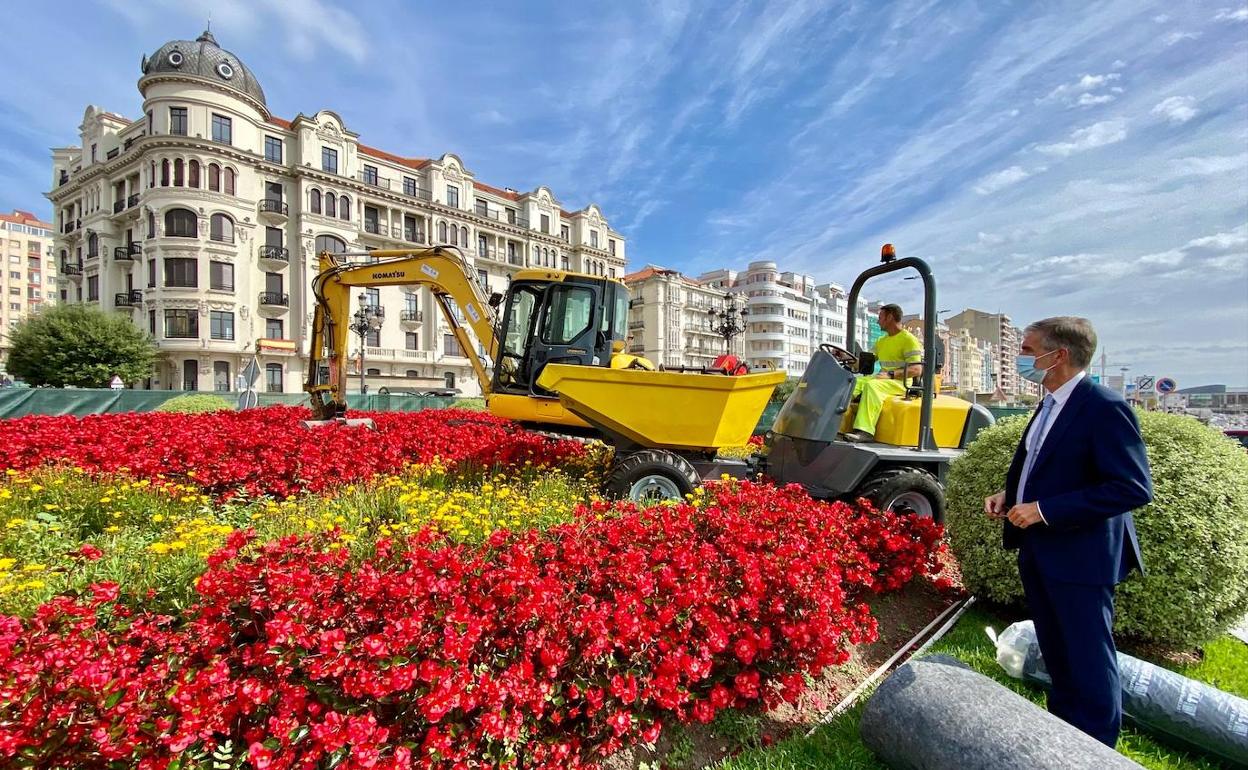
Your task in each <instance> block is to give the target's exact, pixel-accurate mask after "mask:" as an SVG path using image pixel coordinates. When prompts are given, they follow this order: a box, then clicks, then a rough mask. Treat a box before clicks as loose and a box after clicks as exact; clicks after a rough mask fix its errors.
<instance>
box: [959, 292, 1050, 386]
mask: <svg viewBox="0 0 1248 770" xmlns="http://www.w3.org/2000/svg"><path fill="white" fill-rule="evenodd" d="M945 323H946V324H947V325H948V326H949V329H950V331H952V332H954V333H959V332H961V331H962V330H963V329H965V330H966V331H967V333H969V334H970V336H972V337H974V338H976V339H979V340H984V341H986V342H987V343H988V344H990V345H991V346H992V360H993V370H994V372H995V373H996V375H997V386H998V387H999V388H1000V389H1001V392H1002V393H1004V394H1005V396H1006V398H1009V399H1013V398H1016V397H1018V396H1020V395H1026V394H1031V393H1034V390H1033V389H1032V388H1031V387H1030V386H1031V385H1032V383H1027V382H1024V381H1023V380H1022V378H1020V377H1019V376H1018V368H1017V367H1016V366H1015V363H1014V359H1015V357H1016V356H1017V355H1018V350H1019V345H1020V344H1021V342H1022V334H1021V333H1020V332H1019V330H1018V327H1016V326H1014V325H1013V324H1012V323H1011V322H1010V317H1009V316H1008V315H1005V314H1004V313H985V312H984V311H982V310H974V309H971V308H968V309H966V310H963V311H962V312H961V313H958V314H957V315H955V316H950V317H949V318H948V319H946V321H945Z"/></svg>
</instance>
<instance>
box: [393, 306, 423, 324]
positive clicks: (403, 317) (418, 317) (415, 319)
mask: <svg viewBox="0 0 1248 770" xmlns="http://www.w3.org/2000/svg"><path fill="white" fill-rule="evenodd" d="M424 321H425V313H424V311H421V310H404V311H403V312H401V313H399V323H403V324H409V325H411V326H419V325H420V324H422V323H424Z"/></svg>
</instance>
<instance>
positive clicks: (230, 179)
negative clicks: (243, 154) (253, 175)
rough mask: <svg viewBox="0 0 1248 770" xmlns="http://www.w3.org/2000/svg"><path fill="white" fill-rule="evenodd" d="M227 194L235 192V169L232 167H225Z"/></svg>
mask: <svg viewBox="0 0 1248 770" xmlns="http://www.w3.org/2000/svg"><path fill="white" fill-rule="evenodd" d="M225 194H226V195H233V194H234V169H232V168H226V169H225Z"/></svg>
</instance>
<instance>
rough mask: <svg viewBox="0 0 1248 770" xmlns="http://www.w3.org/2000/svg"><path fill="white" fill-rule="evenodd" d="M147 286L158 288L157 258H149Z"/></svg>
mask: <svg viewBox="0 0 1248 770" xmlns="http://www.w3.org/2000/svg"><path fill="white" fill-rule="evenodd" d="M147 288H149V289H154V288H156V260H154V259H149V260H147Z"/></svg>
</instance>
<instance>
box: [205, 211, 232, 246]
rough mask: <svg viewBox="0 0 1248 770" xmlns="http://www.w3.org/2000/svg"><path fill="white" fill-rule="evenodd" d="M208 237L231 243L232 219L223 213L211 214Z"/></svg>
mask: <svg viewBox="0 0 1248 770" xmlns="http://www.w3.org/2000/svg"><path fill="white" fill-rule="evenodd" d="M208 237H209V238H211V239H212V240H214V241H219V242H221V243H233V242H234V220H232V219H230V218H229V217H227V216H226V215H225V214H213V215H212V219H211V220H209V226H208Z"/></svg>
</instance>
